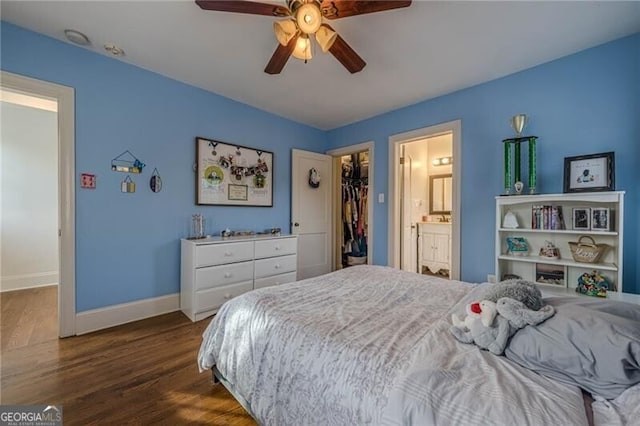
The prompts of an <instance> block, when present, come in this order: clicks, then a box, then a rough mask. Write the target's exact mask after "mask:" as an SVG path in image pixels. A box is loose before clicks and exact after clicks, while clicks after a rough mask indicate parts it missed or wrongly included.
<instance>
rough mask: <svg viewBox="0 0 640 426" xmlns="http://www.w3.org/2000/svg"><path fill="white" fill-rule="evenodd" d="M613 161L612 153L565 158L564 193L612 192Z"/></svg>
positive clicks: (613, 155) (613, 178)
mask: <svg viewBox="0 0 640 426" xmlns="http://www.w3.org/2000/svg"><path fill="white" fill-rule="evenodd" d="M614 160H615V154H614V153H613V152H603V153H600V154H591V155H580V156H577V157H565V159H564V192H586V191H613V190H614V189H615V161H614Z"/></svg>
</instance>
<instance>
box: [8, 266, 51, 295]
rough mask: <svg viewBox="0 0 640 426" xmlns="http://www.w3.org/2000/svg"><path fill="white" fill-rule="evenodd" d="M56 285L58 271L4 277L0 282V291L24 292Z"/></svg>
mask: <svg viewBox="0 0 640 426" xmlns="http://www.w3.org/2000/svg"><path fill="white" fill-rule="evenodd" d="M57 284H58V271H49V272H36V273H33V274H21V275H6V276H4V277H2V281H0V291H2V292H3V291H14V290H24V289H27V288H36V287H45V286H49V285H57Z"/></svg>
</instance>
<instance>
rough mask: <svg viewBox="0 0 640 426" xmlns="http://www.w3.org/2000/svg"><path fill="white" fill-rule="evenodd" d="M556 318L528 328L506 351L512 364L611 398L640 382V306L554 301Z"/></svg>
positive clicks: (583, 300)
mask: <svg viewBox="0 0 640 426" xmlns="http://www.w3.org/2000/svg"><path fill="white" fill-rule="evenodd" d="M544 301H545V302H546V303H548V304H549V305H552V306H553V307H554V308H555V310H556V314H555V315H554V316H553V317H551V318H549V319H548V320H546V321H545V322H543V323H542V324H538V325H537V326H527V327H525V328H523V329H522V330H520V331H519V332H517V333H516V334H515V336H513V337H512V338H511V341H510V343H509V346H507V349H506V350H505V356H506V357H507V358H509V359H510V360H512V361H514V362H516V363H518V364H520V365H521V366H523V367H526V368H528V369H530V370H534V371H536V372H538V373H539V374H541V375H543V376H547V377H550V378H552V379H555V380H557V381H559V382H562V383H567V384H571V385H577V386H579V387H581V388H582V389H584V390H586V391H588V392H591V393H592V394H594V395H599V396H601V397H603V398H606V399H613V398H616V397H617V396H619V395H620V394H621V393H622V392H623V391H624V390H625V389H627V388H629V387H631V386H633V385H635V384H637V383H640V306H639V305H634V304H631V303H624V302H614V301H608V300H598V299H588V298H587V297H552V298H545V299H544Z"/></svg>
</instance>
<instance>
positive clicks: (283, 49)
mask: <svg viewBox="0 0 640 426" xmlns="http://www.w3.org/2000/svg"><path fill="white" fill-rule="evenodd" d="M299 36H300V32H299V31H298V33H297V34H296V35H295V36H294V37H292V38H291V40H289V43H287V45H286V46H283V45H281V44H280V43H278V47H277V48H276V51H275V52H273V55H272V56H271V59H270V60H269V63H268V64H267V66H266V67H265V69H264V72H266V73H267V74H280V72H281V71H282V69H283V68H284V66H285V64H286V63H287V61H288V60H289V57H290V56H291V54H292V53H293V49H295V47H296V43H297V42H298V37H299Z"/></svg>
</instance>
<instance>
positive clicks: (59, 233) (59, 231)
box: [58, 228, 62, 237]
mask: <svg viewBox="0 0 640 426" xmlns="http://www.w3.org/2000/svg"><path fill="white" fill-rule="evenodd" d="M58 237H62V229H60V228H58Z"/></svg>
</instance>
